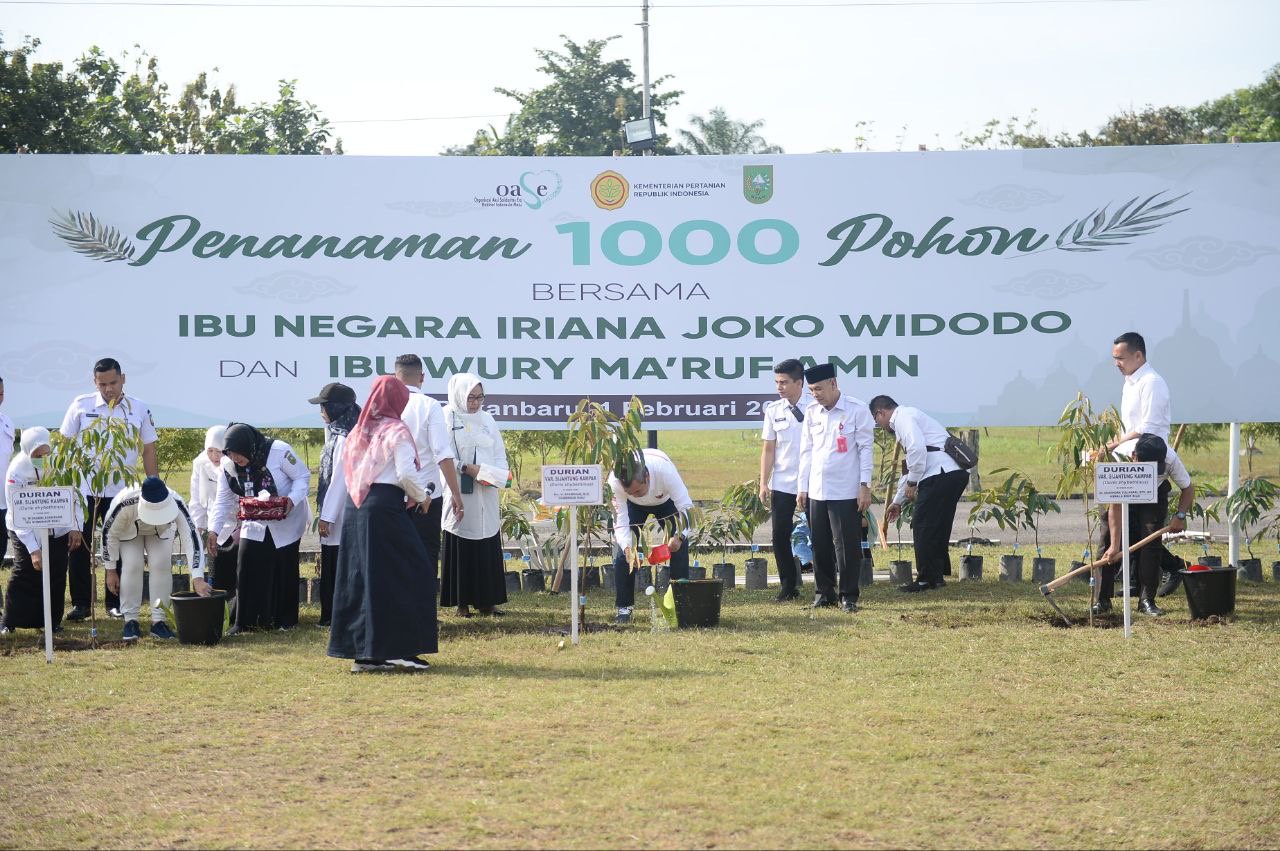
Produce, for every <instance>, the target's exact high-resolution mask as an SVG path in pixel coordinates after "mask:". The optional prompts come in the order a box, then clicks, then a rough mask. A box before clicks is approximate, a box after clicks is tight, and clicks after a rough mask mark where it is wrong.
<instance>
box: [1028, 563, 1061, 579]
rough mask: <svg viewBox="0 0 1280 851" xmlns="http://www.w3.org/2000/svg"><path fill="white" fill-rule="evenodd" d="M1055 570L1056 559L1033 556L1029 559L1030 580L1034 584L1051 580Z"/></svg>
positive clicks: (1056, 565) (1056, 568) (1056, 566)
mask: <svg viewBox="0 0 1280 851" xmlns="http://www.w3.org/2000/svg"><path fill="white" fill-rule="evenodd" d="M1057 572H1058V562H1057V559H1052V558H1033V559H1032V560H1031V581H1032V582H1033V583H1034V584H1036V585H1044V584H1046V583H1049V582H1052V581H1053V577H1054V576H1055V575H1056V574H1057Z"/></svg>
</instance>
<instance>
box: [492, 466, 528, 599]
mask: <svg viewBox="0 0 1280 851" xmlns="http://www.w3.org/2000/svg"><path fill="white" fill-rule="evenodd" d="M498 530H499V531H500V532H501V533H502V537H503V538H504V539H505V540H506V541H507V542H508V543H509V544H511V545H513V546H521V545H522V544H523V543H524V541H526V540H529V539H532V538H533V524H531V523H530V522H529V517H528V515H527V514H526V513H525V506H524V503H523V502H522V501H521V500H520V499H519V498H518V497H517V496H516V495H515V494H514V492H512V491H507V490H504V491H502V492H501V493H500V494H499V500H498ZM505 563H506V562H505V560H504V565H505ZM503 576H504V577H505V580H506V583H507V591H508V592H510V591H511V590H512V589H513V586H514V590H516V591H519V590H520V588H521V574H520V572H519V571H517V570H504V571H503ZM526 590H528V589H527V588H526Z"/></svg>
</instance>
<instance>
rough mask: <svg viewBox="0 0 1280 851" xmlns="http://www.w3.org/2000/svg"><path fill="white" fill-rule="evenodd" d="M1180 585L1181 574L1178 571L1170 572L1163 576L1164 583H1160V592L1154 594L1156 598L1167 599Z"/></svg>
mask: <svg viewBox="0 0 1280 851" xmlns="http://www.w3.org/2000/svg"><path fill="white" fill-rule="evenodd" d="M1181 584H1182V574H1181V573H1179V572H1178V571H1176V570H1175V571H1172V572H1170V573H1166V574H1165V575H1164V582H1162V583H1160V590H1159V591H1157V592H1156V596H1157V597H1168V596H1169V595H1170V594H1172V593H1173V592H1174V591H1177V590H1178V586H1179V585H1181Z"/></svg>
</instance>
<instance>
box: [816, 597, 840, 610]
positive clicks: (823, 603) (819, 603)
mask: <svg viewBox="0 0 1280 851" xmlns="http://www.w3.org/2000/svg"><path fill="white" fill-rule="evenodd" d="M834 605H835V603H833V602H831V601H830V600H828V599H827V598H826V597H814V598H813V608H815V609H829V608H831V607H832V606H834Z"/></svg>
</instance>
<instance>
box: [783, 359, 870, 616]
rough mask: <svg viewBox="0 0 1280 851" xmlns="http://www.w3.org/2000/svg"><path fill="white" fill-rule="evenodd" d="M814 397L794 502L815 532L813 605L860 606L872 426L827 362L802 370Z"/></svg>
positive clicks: (802, 433)
mask: <svg viewBox="0 0 1280 851" xmlns="http://www.w3.org/2000/svg"><path fill="white" fill-rule="evenodd" d="M804 380H805V382H806V383H808V385H809V392H810V393H812V394H813V399H814V401H813V402H811V403H810V404H809V406H808V407H807V408H806V409H805V410H804V424H803V427H802V428H801V430H800V473H799V477H798V482H797V485H796V486H797V488H798V491H797V493H796V504H797V505H798V506H799V507H800V510H801V511H807V512H808V514H809V532H810V534H811V536H812V538H813V584H814V585H815V586H816V588H817V590H816V592H815V594H814V598H813V607H814V608H815V609H819V608H824V607H827V606H834V605H836V602H837V600H836V574H837V572H838V573H839V587H840V598H839V604H840V608H841V609H843V610H844V611H846V612H850V613H852V612H855V611H857V609H858V577H859V574H860V573H861V571H862V512H864V511H866V510H867V507H868V506H869V505H871V436H872V432H873V431H874V429H875V426H874V424H873V423H872V420H871V411H870V410H868V409H867V405H866V403H865V402H863V401H861V400H859V399H855V398H853V397H852V396H846V395H844V394H843V393H841V392H840V387H839V385H838V384H837V383H836V369H835V367H834V366H833V365H831V364H829V363H823V364H818V365H817V366H812V367H809V368H808V369H806V370H805V371H804Z"/></svg>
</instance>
